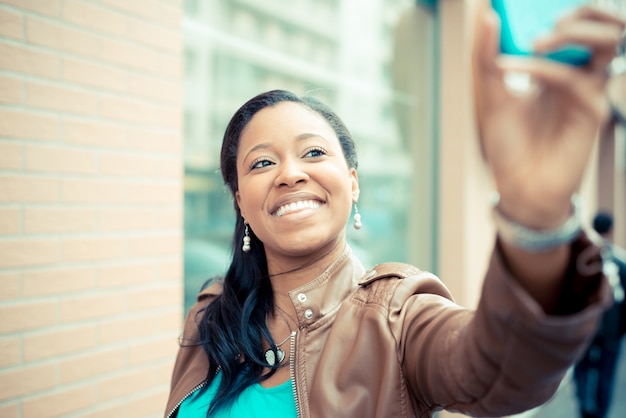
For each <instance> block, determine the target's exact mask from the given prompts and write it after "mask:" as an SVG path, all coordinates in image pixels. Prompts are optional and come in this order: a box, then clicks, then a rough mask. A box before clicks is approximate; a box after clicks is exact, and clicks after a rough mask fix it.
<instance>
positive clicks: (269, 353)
mask: <svg viewBox="0 0 626 418" xmlns="http://www.w3.org/2000/svg"><path fill="white" fill-rule="evenodd" d="M292 335H296V332H295V331H291V334H289V335H287V338H285V339H284V340H282V341H281V342H280V343H278V344H276V353H274V350H272V349H271V348H268V349H267V350H265V361H267V364H269V365H270V366H274V365H275V364H276V363H278V364H280V363H282V362H283V360H285V351H284V350H283V349H281V348H280V346H281V345H283V344H285V343H286V342H287V340H288V339H289V338H291V336H292ZM277 357H278V358H277ZM276 360H278V361H276Z"/></svg>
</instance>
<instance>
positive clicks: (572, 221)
mask: <svg viewBox="0 0 626 418" xmlns="http://www.w3.org/2000/svg"><path fill="white" fill-rule="evenodd" d="M491 200H492V214H493V220H494V224H495V226H496V230H497V232H498V235H499V236H500V238H501V239H502V240H503V241H505V242H507V243H509V244H511V245H513V246H515V247H518V248H521V249H523V250H525V251H528V252H541V251H548V250H551V249H553V248H556V247H559V246H561V245H565V244H569V243H571V242H573V241H574V240H575V239H576V237H578V235H579V234H580V231H581V229H582V223H581V215H580V206H581V202H580V197H579V196H578V195H577V194H575V195H573V196H572V214H571V215H570V217H569V218H568V219H567V221H565V223H563V225H561V226H560V227H558V228H556V229H548V230H545V231H542V230H537V229H532V228H528V227H526V226H524V225H521V224H518V223H516V222H514V221H512V220H510V219H508V218H507V217H506V216H504V215H503V214H502V212H501V211H500V210H499V209H498V204H499V203H500V195H499V194H498V193H496V192H494V195H493V197H492V199H491Z"/></svg>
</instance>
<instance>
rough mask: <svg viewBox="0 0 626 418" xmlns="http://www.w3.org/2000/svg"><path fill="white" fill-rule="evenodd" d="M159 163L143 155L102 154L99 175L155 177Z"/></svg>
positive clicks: (157, 160)
mask: <svg viewBox="0 0 626 418" xmlns="http://www.w3.org/2000/svg"><path fill="white" fill-rule="evenodd" d="M160 163H161V161H160V160H159V159H156V158H153V157H149V156H145V155H137V154H122V153H119V152H118V153H112V152H109V153H102V154H101V155H100V173H101V174H104V175H106V176H115V177H155V176H156V174H157V173H158V172H159V170H160V169H159V165H160Z"/></svg>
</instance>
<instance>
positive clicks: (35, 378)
mask: <svg viewBox="0 0 626 418" xmlns="http://www.w3.org/2000/svg"><path fill="white" fill-rule="evenodd" d="M56 368H57V366H56V365H55V364H43V365H37V366H30V367H28V366H26V367H23V368H20V369H15V370H9V371H0V401H5V400H8V399H13V398H16V397H19V396H23V395H27V394H30V393H33V392H37V391H40V390H45V389H50V388H52V387H54V385H55V384H56V374H57V373H56Z"/></svg>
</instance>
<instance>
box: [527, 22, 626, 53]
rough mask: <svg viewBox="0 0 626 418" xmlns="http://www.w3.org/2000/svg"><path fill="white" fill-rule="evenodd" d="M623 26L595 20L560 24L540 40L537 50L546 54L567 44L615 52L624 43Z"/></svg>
mask: <svg viewBox="0 0 626 418" xmlns="http://www.w3.org/2000/svg"><path fill="white" fill-rule="evenodd" d="M623 31H624V29H623V28H622V26H621V25H614V24H606V23H604V22H597V21H593V20H575V21H567V22H560V23H559V24H558V25H557V26H556V28H555V30H554V32H552V33H550V34H548V35H545V36H543V37H540V38H538V39H537V40H536V41H535V44H534V46H535V50H536V51H539V52H544V51H548V50H553V49H556V48H559V47H562V46H564V45H566V44H572V43H575V44H580V45H585V46H588V47H591V48H602V49H610V50H614V49H615V48H616V47H617V46H618V45H619V44H620V42H621V41H622V33H623Z"/></svg>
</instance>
